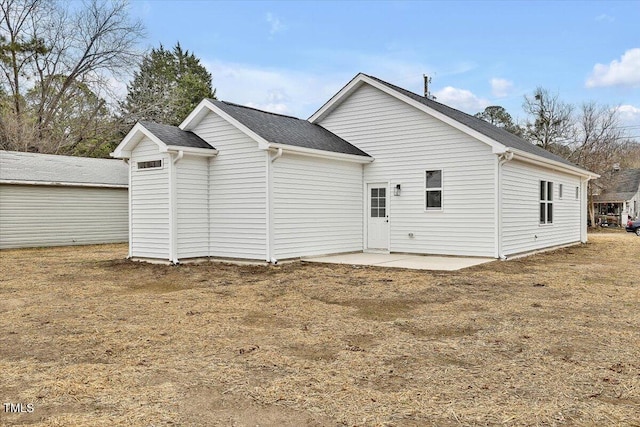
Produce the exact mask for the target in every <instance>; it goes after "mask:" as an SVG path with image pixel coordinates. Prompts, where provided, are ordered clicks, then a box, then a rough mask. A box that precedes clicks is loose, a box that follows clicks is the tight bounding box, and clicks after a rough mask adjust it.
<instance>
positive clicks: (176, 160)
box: [173, 150, 184, 165]
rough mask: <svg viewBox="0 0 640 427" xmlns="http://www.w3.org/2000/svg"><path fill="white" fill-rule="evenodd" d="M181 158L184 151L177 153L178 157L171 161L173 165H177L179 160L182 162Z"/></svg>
mask: <svg viewBox="0 0 640 427" xmlns="http://www.w3.org/2000/svg"><path fill="white" fill-rule="evenodd" d="M183 157H184V151H182V150H180V151H178V155H177V156H176V157H175V158H174V159H173V164H174V165H175V164H176V163H178V162H179V161H180V160H182V158H183Z"/></svg>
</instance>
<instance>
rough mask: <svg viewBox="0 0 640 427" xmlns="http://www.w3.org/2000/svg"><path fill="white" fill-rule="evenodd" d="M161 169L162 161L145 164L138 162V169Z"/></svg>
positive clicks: (146, 162)
mask: <svg viewBox="0 0 640 427" xmlns="http://www.w3.org/2000/svg"><path fill="white" fill-rule="evenodd" d="M161 167H162V160H147V161H145V162H138V169H160V168H161Z"/></svg>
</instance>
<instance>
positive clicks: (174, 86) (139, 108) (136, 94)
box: [121, 43, 215, 125]
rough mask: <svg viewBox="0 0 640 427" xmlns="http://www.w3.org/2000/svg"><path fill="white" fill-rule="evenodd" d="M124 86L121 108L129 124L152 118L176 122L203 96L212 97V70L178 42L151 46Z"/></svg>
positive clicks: (168, 122)
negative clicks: (130, 79) (125, 92)
mask: <svg viewBox="0 0 640 427" xmlns="http://www.w3.org/2000/svg"><path fill="white" fill-rule="evenodd" d="M127 89H128V94H127V98H126V100H125V102H124V103H122V105H121V108H122V114H123V119H124V121H125V122H126V123H128V124H133V123H135V122H136V121H139V120H151V121H154V122H159V123H164V124H170V125H178V124H180V122H182V120H184V119H185V118H186V117H187V116H188V115H189V113H190V112H191V111H192V110H193V109H194V108H195V107H196V106H197V105H198V104H199V103H200V101H202V99H203V98H215V89H213V88H212V87H211V74H210V73H209V72H208V71H207V69H206V68H205V67H204V66H203V65H202V64H201V63H200V59H199V58H197V57H196V56H195V55H194V54H193V53H190V52H189V51H188V50H183V49H182V47H181V46H180V43H177V44H176V46H175V47H174V48H173V49H172V50H167V49H165V48H164V47H163V46H162V45H160V47H159V48H157V49H152V50H151V52H150V53H149V54H148V55H146V56H145V57H144V58H143V59H142V64H141V65H140V69H139V70H138V71H136V72H135V74H134V76H133V81H132V82H131V84H130V85H129V86H128V87H127Z"/></svg>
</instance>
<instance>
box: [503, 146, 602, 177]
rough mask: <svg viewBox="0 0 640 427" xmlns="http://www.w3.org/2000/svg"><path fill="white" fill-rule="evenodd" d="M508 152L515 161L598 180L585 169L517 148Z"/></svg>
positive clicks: (596, 175) (594, 174)
mask: <svg viewBox="0 0 640 427" xmlns="http://www.w3.org/2000/svg"><path fill="white" fill-rule="evenodd" d="M507 150H508V151H512V152H513V154H515V156H516V159H517V160H520V161H523V162H527V163H532V164H534V165H539V166H540V165H541V166H545V167H547V168H550V169H554V170H557V171H561V172H565V173H567V172H569V173H573V174H574V175H580V176H582V177H588V178H589V179H595V178H600V175H598V174H596V173H593V172H589V171H588V170H586V169H582V168H579V167H576V166H571V165H567V164H565V163H562V162H558V161H556V160H551V159H545V158H544V157H540V156H537V155H535V154H531V153H527V152H525V151H521V150H518V149H517V148H511V147H509V148H507Z"/></svg>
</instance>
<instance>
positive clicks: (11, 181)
mask: <svg viewBox="0 0 640 427" xmlns="http://www.w3.org/2000/svg"><path fill="white" fill-rule="evenodd" d="M0 184H12V185H51V186H56V187H92V188H128V187H129V186H128V185H127V184H98V183H95V184H94V183H84V182H63V181H22V180H16V179H0Z"/></svg>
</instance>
